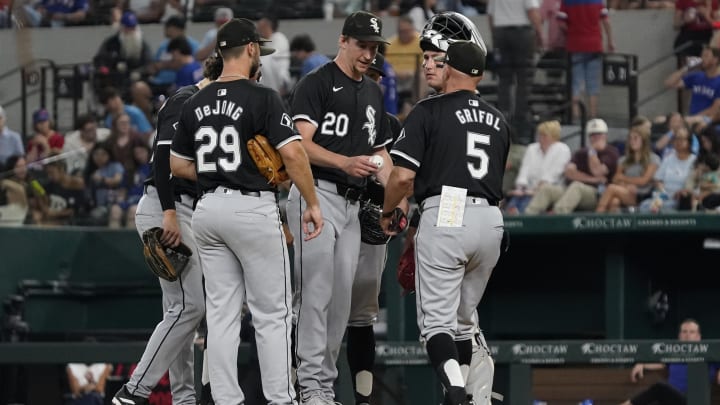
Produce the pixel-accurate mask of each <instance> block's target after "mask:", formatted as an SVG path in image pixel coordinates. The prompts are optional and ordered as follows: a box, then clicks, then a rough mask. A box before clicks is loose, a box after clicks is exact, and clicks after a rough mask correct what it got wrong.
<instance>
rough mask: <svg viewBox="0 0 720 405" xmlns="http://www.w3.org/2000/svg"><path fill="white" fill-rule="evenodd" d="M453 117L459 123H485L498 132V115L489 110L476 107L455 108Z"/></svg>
mask: <svg viewBox="0 0 720 405" xmlns="http://www.w3.org/2000/svg"><path fill="white" fill-rule="evenodd" d="M455 117H456V118H457V119H458V121H460V123H461V124H467V123H472V122H476V123H478V124H485V125H487V126H489V127H492V128H494V129H495V130H496V131H498V132H500V117H497V116H495V115H494V114H493V113H491V112H489V111H484V110H480V109H476V108H462V109H459V110H455Z"/></svg>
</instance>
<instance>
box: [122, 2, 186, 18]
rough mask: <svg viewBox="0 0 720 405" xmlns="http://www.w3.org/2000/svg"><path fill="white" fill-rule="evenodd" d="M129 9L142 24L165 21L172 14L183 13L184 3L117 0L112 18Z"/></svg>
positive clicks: (180, 14) (181, 14)
mask: <svg viewBox="0 0 720 405" xmlns="http://www.w3.org/2000/svg"><path fill="white" fill-rule="evenodd" d="M125 10H131V11H132V12H134V13H135V14H136V15H137V18H138V21H139V22H141V23H143V24H148V23H158V22H162V21H166V20H167V19H169V18H171V17H174V16H183V15H185V5H184V3H183V2H182V1H180V0H118V1H117V4H116V6H115V9H114V10H113V14H114V16H115V17H114V18H113V19H114V20H116V19H118V16H119V15H121V14H122V11H125Z"/></svg>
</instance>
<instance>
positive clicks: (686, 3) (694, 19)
mask: <svg viewBox="0 0 720 405" xmlns="http://www.w3.org/2000/svg"><path fill="white" fill-rule="evenodd" d="M708 4H710V8H708ZM717 12H718V2H717V1H710V2H708V1H707V0H675V16H674V18H673V28H675V29H676V30H679V32H678V35H677V37H676V38H675V44H674V47H675V49H678V48H683V49H681V50H680V51H676V55H677V56H678V66H683V65H685V63H686V61H685V59H686V58H687V57H688V56H700V54H701V53H702V50H703V47H704V46H706V45H707V44H708V43H709V42H710V39H711V38H712V35H713V26H712V23H713V22H714V21H715V19H716V16H717ZM688 43H689V44H690V46H689V47H684V46H685V45H686V44H688Z"/></svg>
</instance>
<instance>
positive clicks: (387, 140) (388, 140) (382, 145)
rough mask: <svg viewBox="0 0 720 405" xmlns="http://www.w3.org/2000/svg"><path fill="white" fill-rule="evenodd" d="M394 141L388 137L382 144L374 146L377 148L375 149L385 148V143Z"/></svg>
mask: <svg viewBox="0 0 720 405" xmlns="http://www.w3.org/2000/svg"><path fill="white" fill-rule="evenodd" d="M392 141H393V139H392V138H388V139H386V140H385V142H383V143H381V144H380V145H375V146H373V148H375V149H379V148H384V147H385V145H387V144H389V143H391V142H392Z"/></svg>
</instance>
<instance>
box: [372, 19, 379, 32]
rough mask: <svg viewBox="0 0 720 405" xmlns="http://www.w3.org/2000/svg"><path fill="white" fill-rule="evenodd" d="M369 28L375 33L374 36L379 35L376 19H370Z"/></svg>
mask: <svg viewBox="0 0 720 405" xmlns="http://www.w3.org/2000/svg"><path fill="white" fill-rule="evenodd" d="M370 27H372V29H374V30H375V33H376V34H379V33H380V26H379V25H378V20H377V18H374V17H373V18H371V19H370Z"/></svg>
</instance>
